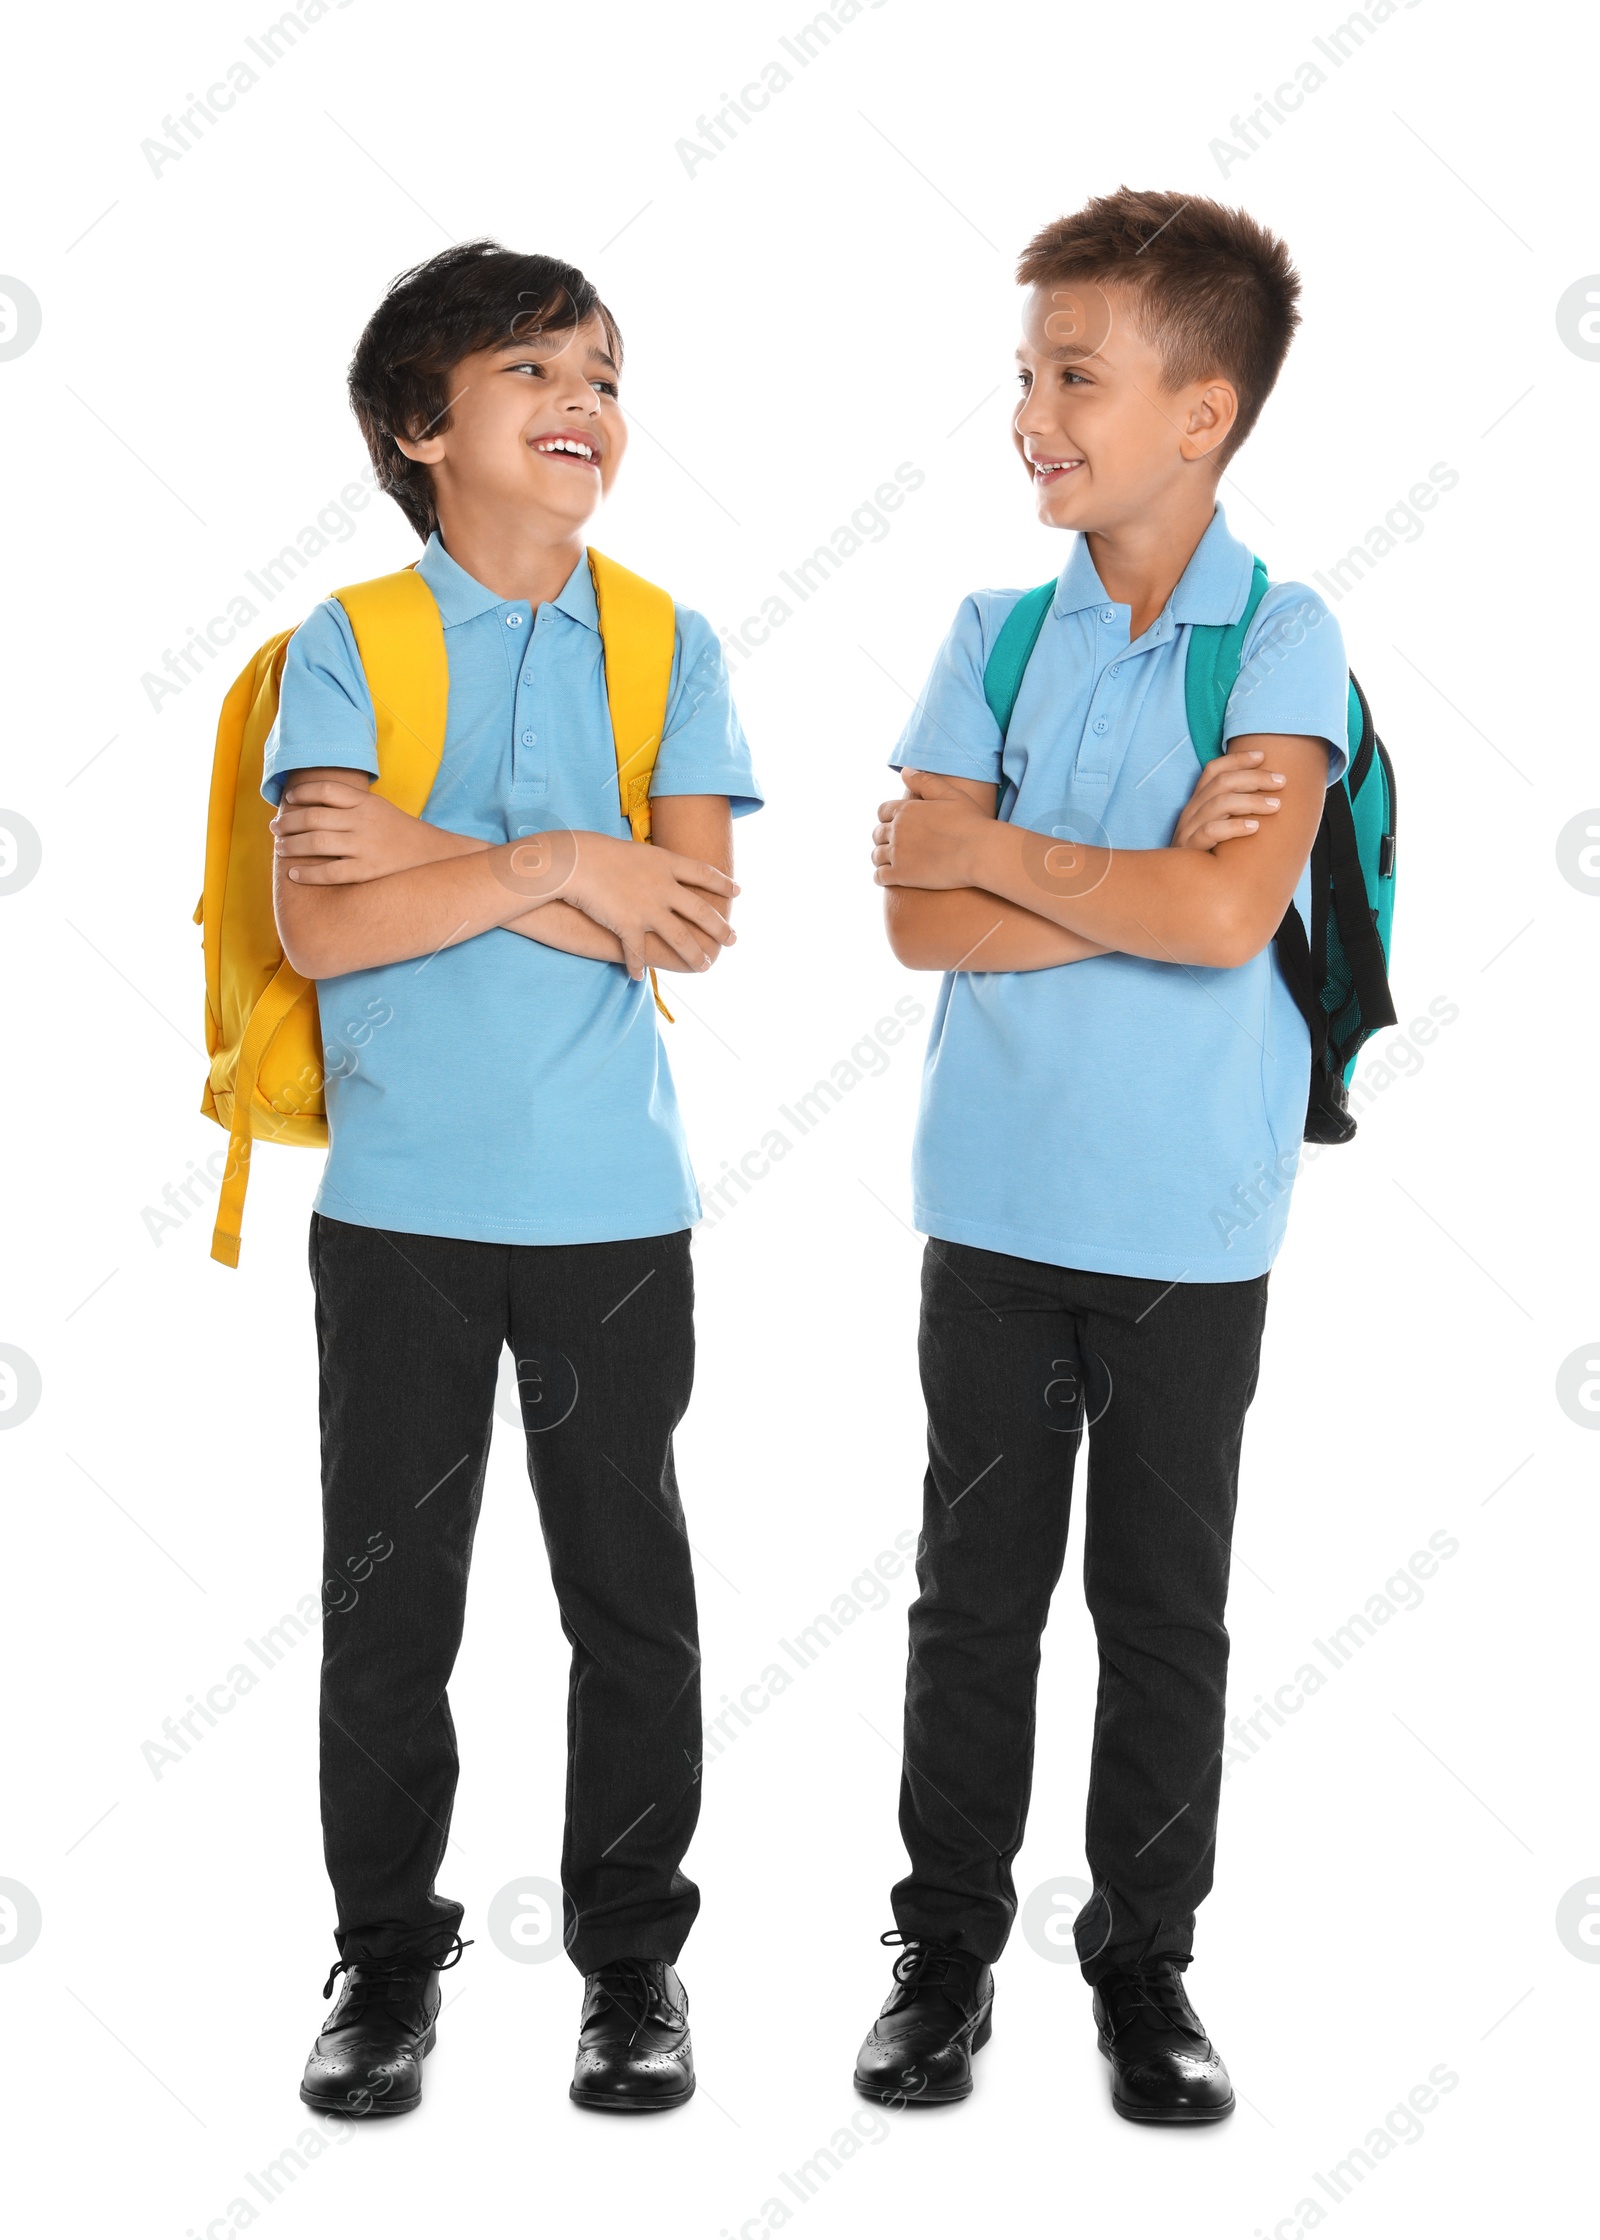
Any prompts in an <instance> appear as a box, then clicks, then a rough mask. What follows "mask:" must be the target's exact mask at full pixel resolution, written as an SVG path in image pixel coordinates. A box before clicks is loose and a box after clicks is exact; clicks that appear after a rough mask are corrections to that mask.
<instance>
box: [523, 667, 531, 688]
mask: <svg viewBox="0 0 1600 2240" xmlns="http://www.w3.org/2000/svg"><path fill="white" fill-rule="evenodd" d="M522 681H523V683H524V684H532V682H533V671H532V670H531V669H524V670H523V672H522Z"/></svg>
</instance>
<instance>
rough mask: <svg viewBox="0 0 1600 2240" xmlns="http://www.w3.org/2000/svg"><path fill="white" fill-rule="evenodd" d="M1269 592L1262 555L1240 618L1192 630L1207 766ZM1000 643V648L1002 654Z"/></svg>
mask: <svg viewBox="0 0 1600 2240" xmlns="http://www.w3.org/2000/svg"><path fill="white" fill-rule="evenodd" d="M1266 595H1267V569H1266V563H1265V562H1264V561H1263V560H1260V559H1257V561H1256V564H1255V566H1254V568H1253V569H1252V570H1251V574H1250V595H1249V597H1248V598H1247V599H1246V600H1245V603H1244V613H1243V614H1242V615H1240V617H1239V619H1238V621H1237V622H1197V623H1195V624H1193V626H1192V627H1191V629H1190V631H1189V651H1188V654H1187V656H1186V658H1185V662H1184V670H1183V699H1184V708H1185V712H1186V714H1187V716H1188V721H1189V737H1190V739H1191V740H1192V741H1193V742H1194V751H1195V755H1196V758H1197V759H1198V760H1199V762H1200V763H1201V764H1202V765H1204V764H1205V763H1207V762H1214V761H1215V760H1216V758H1217V756H1218V755H1219V754H1221V752H1222V724H1223V718H1224V717H1225V716H1226V715H1227V712H1228V695H1229V693H1230V692H1231V691H1232V690H1233V688H1234V686H1235V685H1236V684H1237V683H1238V681H1239V663H1240V660H1241V659H1242V657H1243V654H1244V641H1245V638H1246V637H1247V636H1248V634H1249V630H1250V625H1251V623H1252V622H1254V620H1255V618H1256V609H1257V607H1259V606H1260V604H1261V602H1262V600H1263V599H1264V598H1265V597H1266ZM999 650H1000V649H999V647H998V646H997V647H996V648H995V651H996V652H997V653H998V652H999Z"/></svg>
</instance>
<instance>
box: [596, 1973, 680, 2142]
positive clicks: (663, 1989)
mask: <svg viewBox="0 0 1600 2240" xmlns="http://www.w3.org/2000/svg"><path fill="white" fill-rule="evenodd" d="M693 2092H694V2050H693V2048H692V2047H691V2045H690V2043H689V1994H688V1993H687V1992H686V1991H685V1990H684V1988H683V1984H682V1982H681V1981H680V1979H679V1976H678V1971H677V1969H676V1968H675V1967H673V1965H672V1963H671V1961H670V1960H609V1961H607V1963H606V1965H605V1966H604V1967H603V1968H597V1969H596V1970H595V1972H594V1974H593V1975H592V1976H585V1977H584V1980H583V2020H582V2022H581V2023H580V2024H579V2026H578V2060H577V2066H576V2067H575V2069H574V2070H573V2073H572V2097H573V2099H574V2100H576V2101H577V2102H578V2104H579V2106H580V2107H584V2108H607V2109H609V2110H610V2111H611V2112H612V2113H613V2114H614V2115H623V2116H643V2115H653V2114H654V2113H655V2111H656V2110H657V2109H658V2108H681V2107H682V2106H683V2103H684V2102H685V2100H687V2099H689V2098H690V2097H691V2096H692V2094H693Z"/></svg>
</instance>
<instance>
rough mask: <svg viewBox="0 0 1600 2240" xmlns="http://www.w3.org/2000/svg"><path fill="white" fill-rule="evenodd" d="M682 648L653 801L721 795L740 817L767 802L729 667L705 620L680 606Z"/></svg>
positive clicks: (674, 667)
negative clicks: (736, 703) (735, 700)
mask: <svg viewBox="0 0 1600 2240" xmlns="http://www.w3.org/2000/svg"><path fill="white" fill-rule="evenodd" d="M677 613H678V644H677V649H676V651H675V653H674V655H673V662H672V681H671V684H670V685H669V687H668V690H667V723H666V729H665V731H664V732H663V733H662V738H661V746H660V750H659V752H658V753H657V756H656V767H655V774H654V776H653V777H652V778H651V780H650V793H651V798H652V799H660V798H662V797H664V796H666V795H669V794H678V793H721V794H725V795H726V796H727V798H728V805H729V807H730V808H731V809H732V811H733V814H734V815H735V816H736V817H748V816H750V815H752V814H753V813H754V811H755V810H757V809H759V808H760V807H761V805H762V802H763V801H764V800H765V798H766V797H765V795H764V794H763V793H762V791H761V788H760V786H759V785H758V784H757V783H756V774H755V771H754V769H753V767H752V766H751V761H750V748H749V744H748V742H747V740H746V739H745V735H744V729H743V726H742V725H741V724H740V722H739V715H738V711H737V709H736V708H735V707H734V704H733V693H732V691H731V689H730V687H729V684H728V665H727V663H726V662H725V661H724V660H723V658H722V648H721V646H720V645H719V644H718V643H717V638H716V634H715V632H714V631H713V630H712V628H711V625H710V623H709V622H707V620H706V618H705V616H704V615H701V614H696V613H695V612H694V610H693V609H692V608H691V607H679V609H678V610H677Z"/></svg>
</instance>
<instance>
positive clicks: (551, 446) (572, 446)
mask: <svg viewBox="0 0 1600 2240" xmlns="http://www.w3.org/2000/svg"><path fill="white" fill-rule="evenodd" d="M533 448H534V449H535V451H570V452H571V453H572V455H573V457H574V458H575V459H593V457H594V452H593V451H592V450H591V448H590V447H589V445H588V444H586V443H580V442H579V441H578V440H577V438H576V437H575V436H552V437H551V439H550V440H549V442H548V443H536V444H535V445H534V447H533Z"/></svg>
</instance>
